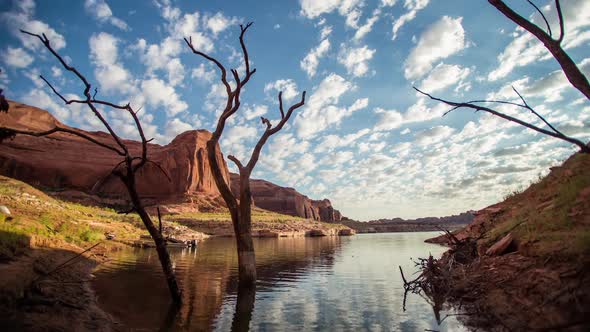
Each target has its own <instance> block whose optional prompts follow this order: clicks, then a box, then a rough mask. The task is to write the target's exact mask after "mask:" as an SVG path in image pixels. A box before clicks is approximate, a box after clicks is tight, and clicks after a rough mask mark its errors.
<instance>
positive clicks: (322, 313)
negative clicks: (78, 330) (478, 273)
mask: <svg viewBox="0 0 590 332" xmlns="http://www.w3.org/2000/svg"><path fill="white" fill-rule="evenodd" d="M436 234H437V233H436V232H431V233H385V234H359V235H355V236H351V237H321V238H303V237H302V238H280V239H255V241H254V244H255V249H256V259H257V271H258V283H257V289H256V293H255V294H253V293H244V292H243V291H242V292H238V289H237V255H236V252H235V244H234V239H232V238H213V239H209V240H206V241H202V242H200V243H199V244H198V246H197V248H196V250H195V249H192V250H189V249H183V250H172V251H171V255H172V260H173V262H174V267H175V271H176V275H177V278H178V281H179V283H180V285H181V288H182V289H183V299H184V304H183V306H182V308H181V309H180V310H179V311H177V312H174V311H171V310H169V308H170V306H169V303H170V301H169V295H168V290H167V288H166V284H165V282H164V279H163V276H162V273H161V270H160V265H159V261H158V256H157V253H156V252H155V251H154V250H150V249H127V250H124V251H121V252H118V253H117V254H116V258H115V260H113V261H111V262H109V263H107V264H104V265H103V266H101V267H100V268H99V269H98V270H97V271H96V272H95V275H96V279H95V281H94V283H93V287H94V289H95V291H96V293H97V295H98V300H99V303H100V305H101V307H102V308H103V309H104V310H106V311H107V312H109V313H110V314H111V315H112V316H113V317H114V318H115V319H116V320H118V321H119V322H120V323H121V326H120V329H121V330H136V331H159V330H171V331H176V330H180V331H208V330H217V331H230V330H247V329H248V328H249V329H250V330H252V331H325V330H332V331H425V330H435V331H463V330H465V328H463V327H462V325H461V324H460V322H458V321H457V320H456V316H449V317H447V318H446V319H444V320H443V321H442V323H441V324H440V325H439V324H438V323H437V320H436V318H435V315H434V312H433V309H432V307H431V306H430V305H429V304H428V302H427V301H426V299H423V298H422V297H420V296H416V295H411V294H410V295H408V298H407V301H406V308H405V309H406V310H405V311H404V309H403V298H404V296H403V295H404V290H403V283H402V280H401V277H400V273H399V268H398V266H402V268H403V269H404V273H405V274H406V276H407V277H408V278H409V276H410V275H412V273H414V272H415V271H416V268H415V267H414V263H413V262H412V261H411V258H417V257H427V256H428V254H429V253H432V255H433V256H435V257H437V256H440V254H442V253H443V252H444V251H445V250H446V249H445V248H444V247H441V246H437V245H432V244H427V243H424V242H423V241H424V239H426V238H429V237H432V236H434V235H436ZM238 294H239V299H240V300H239V303H238V304H239V305H238V308H239V309H238V314H235V313H236V302H237V301H238ZM449 313H454V312H452V311H447V312H441V313H440V317H441V318H444V317H446V315H447V314H449Z"/></svg>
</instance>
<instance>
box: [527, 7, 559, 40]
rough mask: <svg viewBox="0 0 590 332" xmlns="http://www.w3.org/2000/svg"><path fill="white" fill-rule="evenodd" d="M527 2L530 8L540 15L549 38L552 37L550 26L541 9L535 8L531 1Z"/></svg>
mask: <svg viewBox="0 0 590 332" xmlns="http://www.w3.org/2000/svg"><path fill="white" fill-rule="evenodd" d="M527 2H528V3H529V4H530V5H531V6H533V7H534V8H535V10H536V11H537V12H538V13H539V14H540V15H541V18H543V21H545V25H546V26H547V33H548V34H549V36H550V37H553V33H552V32H551V25H549V22H548V21H547V18H546V17H545V14H543V11H541V9H539V7H537V5H535V4H534V3H533V2H532V1H531V0H527Z"/></svg>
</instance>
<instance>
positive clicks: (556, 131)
mask: <svg viewBox="0 0 590 332" xmlns="http://www.w3.org/2000/svg"><path fill="white" fill-rule="evenodd" d="M512 90H514V92H516V94H517V95H518V97H519V98H520V100H522V103H523V105H524V107H525V108H526V109H528V110H529V111H531V112H532V113H533V114H534V115H536V116H537V117H538V118H539V119H541V121H543V122H544V123H545V124H546V125H547V126H548V127H549V128H551V130H553V131H554V132H555V133H556V134H559V135H561V136H565V135H564V134H563V133H562V132H561V131H559V130H557V128H555V127H553V125H551V124H550V123H549V122H548V121H547V120H545V118H544V117H542V116H541V115H540V114H539V113H537V111H535V110H534V109H533V108H532V107H530V106H529V104H528V103H527V102H526V100H524V97H523V96H522V95H521V94H520V93H519V92H518V91H517V90H516V88H515V87H512Z"/></svg>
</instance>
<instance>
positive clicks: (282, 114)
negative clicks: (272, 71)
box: [279, 91, 285, 119]
mask: <svg viewBox="0 0 590 332" xmlns="http://www.w3.org/2000/svg"><path fill="white" fill-rule="evenodd" d="M279 111H281V119H282V118H284V117H285V111H283V91H280V92H279Z"/></svg>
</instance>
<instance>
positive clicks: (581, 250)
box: [427, 154, 590, 331]
mask: <svg viewBox="0 0 590 332" xmlns="http://www.w3.org/2000/svg"><path fill="white" fill-rule="evenodd" d="M589 235H590V156H589V155H582V154H575V155H573V156H572V157H570V158H569V159H568V160H567V161H566V162H564V164H563V165H562V166H560V167H554V168H552V170H551V172H550V173H549V175H548V176H546V177H545V178H542V179H539V181H538V182H537V183H534V184H532V185H531V186H530V187H529V188H528V189H526V190H525V191H523V192H521V193H514V194H513V195H512V196H511V197H508V198H507V199H506V200H505V201H503V202H501V203H498V204H495V205H493V206H490V207H488V208H486V209H483V210H481V211H479V212H478V213H477V216H476V218H475V220H474V221H473V222H472V223H471V224H470V225H469V226H467V227H465V228H464V229H461V230H459V231H455V232H453V236H449V235H442V236H440V237H437V238H433V239H430V240H427V241H428V242H433V243H441V244H447V245H449V246H450V247H451V249H450V250H449V251H448V252H447V253H446V254H445V255H444V256H443V257H442V258H441V259H440V260H439V261H438V262H437V268H438V269H439V270H438V271H440V272H439V273H440V274H441V275H442V277H443V278H444V279H446V281H445V285H446V288H445V290H444V291H443V293H444V295H445V296H446V298H447V300H448V301H450V302H451V303H452V304H454V305H457V306H458V307H461V308H462V311H463V312H464V313H466V314H467V315H465V316H463V320H464V321H465V323H466V324H467V325H468V326H471V327H474V328H478V329H482V328H483V329H484V330H497V331H535V330H540V331H543V330H544V331H588V330H589V329H590V255H589V254H590V236H589Z"/></svg>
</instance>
